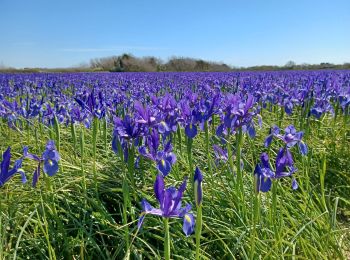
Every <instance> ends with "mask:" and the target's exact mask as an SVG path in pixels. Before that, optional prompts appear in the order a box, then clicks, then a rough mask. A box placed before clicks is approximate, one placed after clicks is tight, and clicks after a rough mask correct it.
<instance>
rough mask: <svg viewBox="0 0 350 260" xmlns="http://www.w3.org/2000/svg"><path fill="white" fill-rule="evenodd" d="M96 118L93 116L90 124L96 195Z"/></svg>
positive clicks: (96, 190)
mask: <svg viewBox="0 0 350 260" xmlns="http://www.w3.org/2000/svg"><path fill="white" fill-rule="evenodd" d="M98 123H99V121H98V118H97V117H94V119H93V125H92V157H93V162H92V163H93V164H92V172H93V175H94V183H95V192H96V196H97V197H98V184H97V173H96V146H97V131H98Z"/></svg>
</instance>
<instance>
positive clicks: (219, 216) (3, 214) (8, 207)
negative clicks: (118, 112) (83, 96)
mask: <svg viewBox="0 0 350 260" xmlns="http://www.w3.org/2000/svg"><path fill="white" fill-rule="evenodd" d="M280 114H281V113H280V111H276V112H275V113H271V112H269V111H267V110H264V111H263V115H264V118H263V119H264V125H263V128H262V129H261V130H260V131H257V138H256V139H253V140H251V139H249V138H248V137H247V136H245V135H243V136H242V140H241V144H242V146H240V148H239V149H241V152H242V159H243V161H244V169H242V180H243V183H242V184H243V190H240V193H243V194H242V195H240V196H244V198H245V199H244V201H243V200H242V199H241V197H240V196H237V192H236V189H237V185H236V184H235V183H233V182H232V176H231V174H232V172H230V171H229V168H228V165H227V164H223V163H221V164H219V165H215V164H214V163H213V161H214V160H208V155H207V149H206V148H205V147H206V146H207V140H208V137H207V135H208V136H209V141H210V146H211V145H212V143H213V141H214V138H213V134H214V132H213V129H212V128H211V127H210V126H209V127H207V128H206V129H207V130H208V132H207V130H206V132H201V133H200V135H199V136H197V137H196V138H195V139H194V140H193V144H192V146H191V164H192V163H193V166H199V167H200V168H201V169H202V171H203V173H204V182H203V192H204V199H203V204H202V212H201V213H202V217H203V229H202V237H201V240H200V244H201V247H200V255H201V258H202V259H235V258H238V259H241V258H243V259H247V258H251V259H258V258H260V257H261V258H264V259H281V258H287V259H297V258H298V259H329V258H336V259H342V258H343V259H345V258H346V257H348V256H349V248H350V237H349V233H350V230H349V224H350V220H349V216H350V215H349V212H350V200H349V197H350V175H349V172H350V166H349V162H348V158H349V156H350V149H349V141H350V140H349V136H350V135H349V133H350V129H349V126H346V127H347V128H344V126H343V124H342V122H343V119H342V116H339V117H338V119H337V120H336V121H335V122H334V119H333V118H331V117H328V116H326V117H323V118H322V119H321V120H320V121H318V120H316V119H311V120H310V122H309V125H308V126H303V128H304V130H305V131H306V135H305V141H306V143H307V144H308V145H309V148H310V152H309V154H308V155H307V157H301V156H300V155H299V156H296V157H295V161H296V165H297V168H298V169H299V170H298V172H297V173H296V175H295V176H296V178H297V180H298V182H299V189H298V190H296V191H293V190H292V189H291V187H290V186H291V184H290V182H289V181H288V180H283V181H281V182H277V183H275V184H276V185H275V187H274V189H275V195H273V194H272V193H271V192H270V193H260V194H256V193H255V191H254V188H253V181H254V180H253V171H254V166H255V164H256V163H257V157H258V155H259V154H260V153H261V152H262V151H265V150H266V148H264V147H263V140H264V137H265V136H266V134H267V132H268V129H269V126H270V125H271V124H272V123H273V122H276V118H278V119H279V118H280ZM293 122H298V113H297V112H296V113H295V115H293V116H287V115H284V116H283V118H282V119H281V122H280V124H281V126H282V127H283V126H287V125H289V124H291V123H293ZM0 127H1V137H0V149H1V151H4V150H5V149H6V147H7V146H8V145H11V146H12V149H13V153H14V155H15V156H20V153H21V149H22V145H29V147H30V149H31V150H32V151H33V152H36V153H38V152H40V148H41V147H43V146H44V144H45V142H46V140H47V139H48V138H49V134H50V133H49V129H46V128H42V126H39V125H38V124H36V125H33V127H31V128H30V129H27V131H29V132H28V133H29V134H28V135H27V133H23V132H19V131H16V130H12V129H8V128H7V125H6V124H5V122H1V125H0ZM40 129H42V131H39V130H40ZM96 129H98V131H99V132H98V133H97V136H98V138H94V137H93V131H92V129H84V128H83V127H79V126H76V130H74V131H73V130H72V129H71V127H70V126H69V127H64V126H63V125H62V126H60V129H59V131H60V153H61V158H62V160H61V165H62V168H63V172H60V173H58V174H57V175H56V176H55V177H52V178H50V179H49V181H50V182H48V178H49V177H47V176H43V175H42V176H41V177H40V180H39V183H38V186H37V187H36V188H35V189H34V188H32V187H31V186H30V184H26V185H21V184H20V181H19V180H18V178H19V177H15V178H14V179H12V180H11V181H10V182H9V183H7V184H6V185H5V186H4V187H2V188H1V190H0V198H1V200H0V231H1V232H0V234H1V237H0V259H26V258H27V257H29V258H31V259H122V258H124V257H126V258H128V257H130V258H132V259H141V258H145V259H159V258H161V257H162V256H163V255H164V252H163V250H164V247H163V245H164V223H163V221H162V219H161V218H157V217H148V216H146V218H145V223H144V225H143V229H141V230H140V231H138V230H137V225H136V224H137V223H136V222H137V219H134V218H132V217H131V215H132V211H135V212H136V214H137V213H139V212H140V211H139V210H140V206H139V201H140V199H141V198H146V199H147V200H149V201H150V202H151V203H154V204H156V203H155V198H154V196H153V195H152V194H153V182H154V178H155V175H156V170H155V168H154V166H153V165H152V164H151V162H149V161H147V160H141V161H140V168H135V169H133V172H134V181H135V183H131V182H130V180H129V181H128V180H127V179H126V177H125V176H127V175H128V174H129V172H128V169H127V167H125V166H124V164H123V163H122V161H121V160H120V158H119V157H118V156H117V155H116V154H114V153H113V151H112V150H111V147H110V144H109V145H108V147H107V149H106V147H105V138H100V137H101V136H102V137H105V135H106V133H107V136H106V138H107V139H108V140H109V141H110V140H111V135H110V134H111V133H112V126H111V125H107V126H106V129H107V131H105V130H104V127H100V128H97V127H96ZM96 129H95V131H96ZM34 132H35V133H36V134H34ZM344 132H345V139H343V136H344ZM73 133H74V134H73ZM181 134H182V136H184V135H183V133H181ZM95 135H96V133H95ZM77 136H80V138H77ZM73 140H75V141H73ZM37 142H38V143H37ZM95 142H96V143H95ZM179 142H180V143H179ZM230 143H231V148H232V153H233V154H235V152H236V150H235V149H236V148H235V147H236V146H235V137H234V136H232V139H231V140H230ZM181 147H182V149H181ZM185 147H186V140H183V139H182V140H181V139H179V138H177V139H176V144H174V149H175V151H174V152H175V153H176V155H177V158H178V162H177V163H176V167H174V168H173V170H172V173H171V174H170V175H169V176H168V177H167V178H168V179H167V182H168V183H169V184H178V183H180V182H181V181H182V179H183V176H184V175H191V173H190V168H192V167H193V166H191V165H190V164H189V161H188V158H187V153H186V149H184V148H185ZM276 148H277V147H272V148H271V151H274V150H275V149H276ZM95 149H96V150H95ZM293 149H297V148H296V147H294V148H293ZM72 151H74V152H72ZM95 151H96V153H95ZM209 153H210V157H211V158H214V155H213V154H212V149H209ZM95 157H96V159H95ZM324 160H325V161H324ZM26 162H27V163H26V167H28V168H27V169H26V170H27V173H28V175H29V176H30V177H29V179H31V177H32V175H31V172H28V170H29V169H33V167H31V166H34V165H31V163H33V162H31V161H26ZM323 162H325V163H323ZM234 163H236V162H234ZM238 165H239V164H238ZM324 165H325V166H324ZM323 167H325V168H323ZM94 169H95V171H93V170H94ZM94 172H95V173H96V174H94ZM323 175H324V176H323ZM320 177H322V178H324V179H323V180H324V185H323V184H321V181H320ZM125 180H127V181H126V182H127V183H125V182H124V181H125ZM322 182H323V181H322ZM96 183H97V184H98V185H96ZM48 184H50V185H48ZM125 185H127V186H128V191H127V192H130V196H129V198H127V196H126V197H125V193H126V192H125V190H124V189H125ZM133 185H135V186H133ZM238 188H239V189H241V188H242V186H241V185H239V186H238ZM96 189H98V190H96ZM190 191H191V188H190V185H188V188H187V192H186V193H185V201H186V202H192V203H193V199H194V198H193V195H192V193H191V192H190ZM96 192H97V193H98V196H97V194H96ZM274 196H275V197H274ZM128 199H130V200H131V201H130V204H131V205H130V206H129V205H128V206H124V203H125V200H128ZM127 203H128V204H129V202H127ZM243 203H244V205H243ZM271 212H274V215H273V216H271ZM126 215H127V216H126ZM126 227H127V228H126ZM169 229H170V237H171V241H170V244H169V246H170V250H171V257H172V258H174V259H194V258H195V253H196V241H195V236H194V235H192V236H190V237H188V238H186V237H184V235H183V233H182V230H181V223H179V221H176V220H171V219H170V220H169Z"/></svg>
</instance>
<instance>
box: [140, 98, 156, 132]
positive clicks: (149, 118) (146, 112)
mask: <svg viewBox="0 0 350 260" xmlns="http://www.w3.org/2000/svg"><path fill="white" fill-rule="evenodd" d="M134 109H135V112H136V113H135V117H136V122H137V123H139V124H143V125H146V126H148V127H152V126H153V125H155V124H156V123H157V122H156V117H155V116H154V115H153V113H152V111H151V109H150V108H149V107H144V106H143V105H142V104H141V103H140V102H139V101H135V104H134Z"/></svg>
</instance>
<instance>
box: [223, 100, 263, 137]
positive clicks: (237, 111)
mask: <svg viewBox="0 0 350 260" xmlns="http://www.w3.org/2000/svg"><path fill="white" fill-rule="evenodd" d="M224 102H225V105H226V107H225V109H224V113H223V114H222V115H221V118H222V124H220V125H219V126H218V128H217V130H216V134H217V135H218V136H222V135H223V134H225V135H227V134H230V133H228V129H230V131H231V132H232V133H235V132H236V131H237V129H239V128H240V127H241V128H242V130H243V132H247V133H248V134H249V136H250V137H252V138H253V137H255V126H254V122H253V118H254V117H255V116H256V115H257V113H256V111H255V109H254V97H253V96H252V95H248V96H247V99H246V100H244V99H242V98H241V97H240V96H239V95H238V94H237V95H232V94H230V95H228V96H227V97H226V100H225V101H224Z"/></svg>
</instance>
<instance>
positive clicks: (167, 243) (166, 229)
mask: <svg viewBox="0 0 350 260" xmlns="http://www.w3.org/2000/svg"><path fill="white" fill-rule="evenodd" d="M164 233H165V235H164V259H165V260H170V233H169V218H164Z"/></svg>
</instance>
